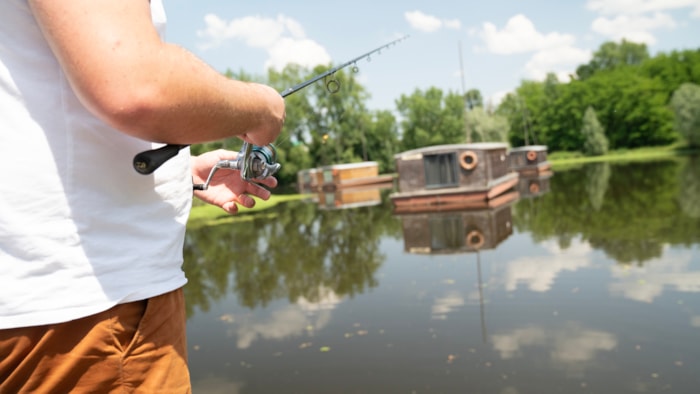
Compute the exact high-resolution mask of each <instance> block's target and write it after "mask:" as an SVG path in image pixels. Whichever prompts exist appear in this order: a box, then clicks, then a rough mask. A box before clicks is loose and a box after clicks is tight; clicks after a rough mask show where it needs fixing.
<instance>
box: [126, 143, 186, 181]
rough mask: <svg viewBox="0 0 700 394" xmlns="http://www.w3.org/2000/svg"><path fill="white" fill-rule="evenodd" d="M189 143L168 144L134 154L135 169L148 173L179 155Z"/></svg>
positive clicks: (144, 173) (140, 172)
mask: <svg viewBox="0 0 700 394" xmlns="http://www.w3.org/2000/svg"><path fill="white" fill-rule="evenodd" d="M186 146H187V145H172V144H168V145H165V146H162V147H160V148H158V149H151V150H147V151H143V152H141V153H139V154H137V155H136V156H134V169H135V170H136V172H138V173H139V174H143V175H148V174H151V173H152V172H153V171H155V170H157V169H158V167H160V166H161V165H163V163H165V162H166V161H168V160H170V159H171V158H173V157H175V156H177V153H178V152H180V149H182V148H184V147H186Z"/></svg>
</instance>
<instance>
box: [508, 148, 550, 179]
mask: <svg viewBox="0 0 700 394" xmlns="http://www.w3.org/2000/svg"><path fill="white" fill-rule="evenodd" d="M508 162H509V165H510V169H511V170H513V171H516V172H518V173H520V174H535V175H536V174H540V173H545V172H549V171H550V170H551V168H552V166H551V164H550V163H549V161H548V160H547V146H545V145H527V146H520V147H517V148H512V149H511V150H510V151H509V152H508Z"/></svg>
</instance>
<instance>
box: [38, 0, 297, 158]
mask: <svg viewBox="0 0 700 394" xmlns="http://www.w3.org/2000/svg"><path fill="white" fill-rule="evenodd" d="M29 3H30V5H31V7H32V10H33V12H34V15H35V17H36V19H37V21H38V23H39V25H40V26H41V28H42V30H43V32H44V35H45V37H46V39H47V41H48V42H49V45H50V46H51V48H52V50H53V51H54V53H55V54H56V57H57V58H58V61H59V62H60V64H61V65H62V67H63V69H64V70H65V72H66V74H67V76H68V79H69V81H70V84H71V86H72V87H73V89H74V90H75V92H76V94H77V95H78V97H79V98H80V100H81V102H82V103H83V104H84V105H85V106H86V107H87V108H88V109H90V110H91V111H92V112H93V113H94V114H95V115H96V116H98V117H100V118H101V119H103V120H104V121H105V122H106V123H108V124H110V125H111V126H113V127H115V128H117V129H119V130H121V131H123V132H125V133H127V134H130V135H132V136H135V137H138V138H142V139H145V140H149V141H155V142H165V143H171V144H193V143H198V142H205V141H212V140H217V139H222V138H225V137H230V136H234V135H238V136H241V137H242V138H244V139H246V140H247V141H249V142H251V143H253V144H256V145H265V144H267V143H270V142H272V141H273V140H274V139H275V138H276V137H277V135H278V134H279V132H280V129H281V127H282V123H283V121H284V100H283V99H282V98H281V96H280V95H279V93H278V92H276V91H275V90H274V89H272V88H270V87H268V86H264V85H260V84H255V83H246V82H241V81H233V80H230V79H228V78H226V77H224V76H223V75H221V74H220V73H219V72H217V71H216V70H214V69H212V68H211V67H209V66H208V65H206V64H205V63H204V62H202V61H201V60H199V59H198V58H196V57H195V56H194V55H193V54H191V53H190V52H188V51H186V50H184V49H182V48H180V47H177V46H175V45H171V44H167V43H164V42H163V41H162V40H161V39H160V37H159V36H158V34H157V31H156V30H155V28H154V26H153V24H152V22H151V14H150V5H149V2H148V0H120V1H114V0H30V1H29Z"/></svg>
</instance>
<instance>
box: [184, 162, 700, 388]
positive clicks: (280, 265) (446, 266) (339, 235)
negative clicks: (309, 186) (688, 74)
mask: <svg viewBox="0 0 700 394" xmlns="http://www.w3.org/2000/svg"><path fill="white" fill-rule="evenodd" d="M533 184H534V185H535V186H532V185H533ZM518 190H519V195H518V196H517V199H515V200H514V201H512V202H510V203H506V204H504V205H502V206H500V207H496V208H493V209H484V210H476V211H460V212H450V213H433V214H412V215H399V214H395V213H394V212H392V208H391V203H390V201H389V200H388V199H387V190H384V191H382V192H381V194H379V193H378V194H377V195H379V196H380V197H381V198H380V199H379V200H377V201H375V203H374V205H371V206H364V207H355V208H347V209H329V208H328V206H331V205H332V202H331V201H328V200H326V201H321V202H318V203H317V202H312V201H307V202H296V203H289V204H285V205H282V206H279V207H278V208H277V209H275V210H274V211H271V212H265V213H264V214H263V215H260V216H256V217H254V218H253V217H251V218H250V220H247V221H242V222H228V223H222V224H220V225H216V226H208V227H203V228H192V229H190V232H189V236H188V240H187V246H186V250H185V255H186V257H185V269H186V271H187V274H188V277H189V279H190V282H189V284H188V285H187V287H186V288H185V293H186V297H187V301H188V303H189V310H188V316H189V320H188V330H189V331H188V341H189V349H190V354H189V357H190V364H191V372H192V381H193V386H194V390H195V393H303V394H306V393H497V394H523V393H536V394H539V393H542V394H546V393H657V392H668V393H697V392H700V159H699V158H695V159H681V160H674V161H660V162H653V163H636V164H591V165H586V166H582V167H578V168H573V169H568V170H560V171H557V172H556V173H555V174H554V175H553V176H552V177H551V178H548V179H535V180H526V181H523V182H521V185H520V186H519V188H518ZM338 199H339V197H336V201H337V200H338Z"/></svg>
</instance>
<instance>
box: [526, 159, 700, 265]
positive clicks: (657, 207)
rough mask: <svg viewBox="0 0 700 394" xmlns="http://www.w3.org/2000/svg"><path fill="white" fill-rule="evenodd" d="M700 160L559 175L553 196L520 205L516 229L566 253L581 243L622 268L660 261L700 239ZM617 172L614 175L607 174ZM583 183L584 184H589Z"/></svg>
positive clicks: (616, 166)
mask: <svg viewBox="0 0 700 394" xmlns="http://www.w3.org/2000/svg"><path fill="white" fill-rule="evenodd" d="M697 163H698V161H697V158H696V159H685V158H684V159H680V160H667V161H656V162H648V163H623V164H605V165H604V166H603V167H601V165H594V164H591V165H586V166H582V167H580V168H576V169H571V170H566V171H557V172H556V173H555V175H554V176H553V177H552V179H551V192H550V193H547V194H545V195H543V196H541V197H538V198H536V199H530V200H527V201H520V202H519V203H518V204H517V205H516V207H515V209H514V224H515V228H516V229H517V230H519V231H521V232H531V233H532V237H533V238H534V239H535V240H537V241H542V240H545V239H555V240H557V241H558V242H559V245H560V247H562V248H566V247H567V246H568V245H569V244H570V241H571V239H573V238H574V237H576V236H579V235H580V236H581V237H582V239H584V240H587V241H588V242H589V243H590V245H591V246H592V247H594V248H596V249H601V250H603V251H605V253H606V254H608V255H609V256H610V257H612V258H614V259H615V260H617V261H618V262H620V263H636V264H639V265H641V264H643V263H644V262H646V261H648V260H650V259H653V258H657V257H660V256H661V255H662V251H663V247H664V245H666V244H671V245H674V244H676V245H690V244H692V243H697V242H698V240H699V239H700V220H698V216H694V215H693V213H694V212H695V210H697V209H698V208H697V207H696V206H697V205H698V203H697V201H698V198H697V196H698V195H700V194H698V193H699V192H700V191H699V190H700V188H699V186H697V185H698V183H700V173H699V171H698V170H697V168H698V166H697ZM605 166H609V170H606V169H605ZM582 180H583V181H582Z"/></svg>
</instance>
